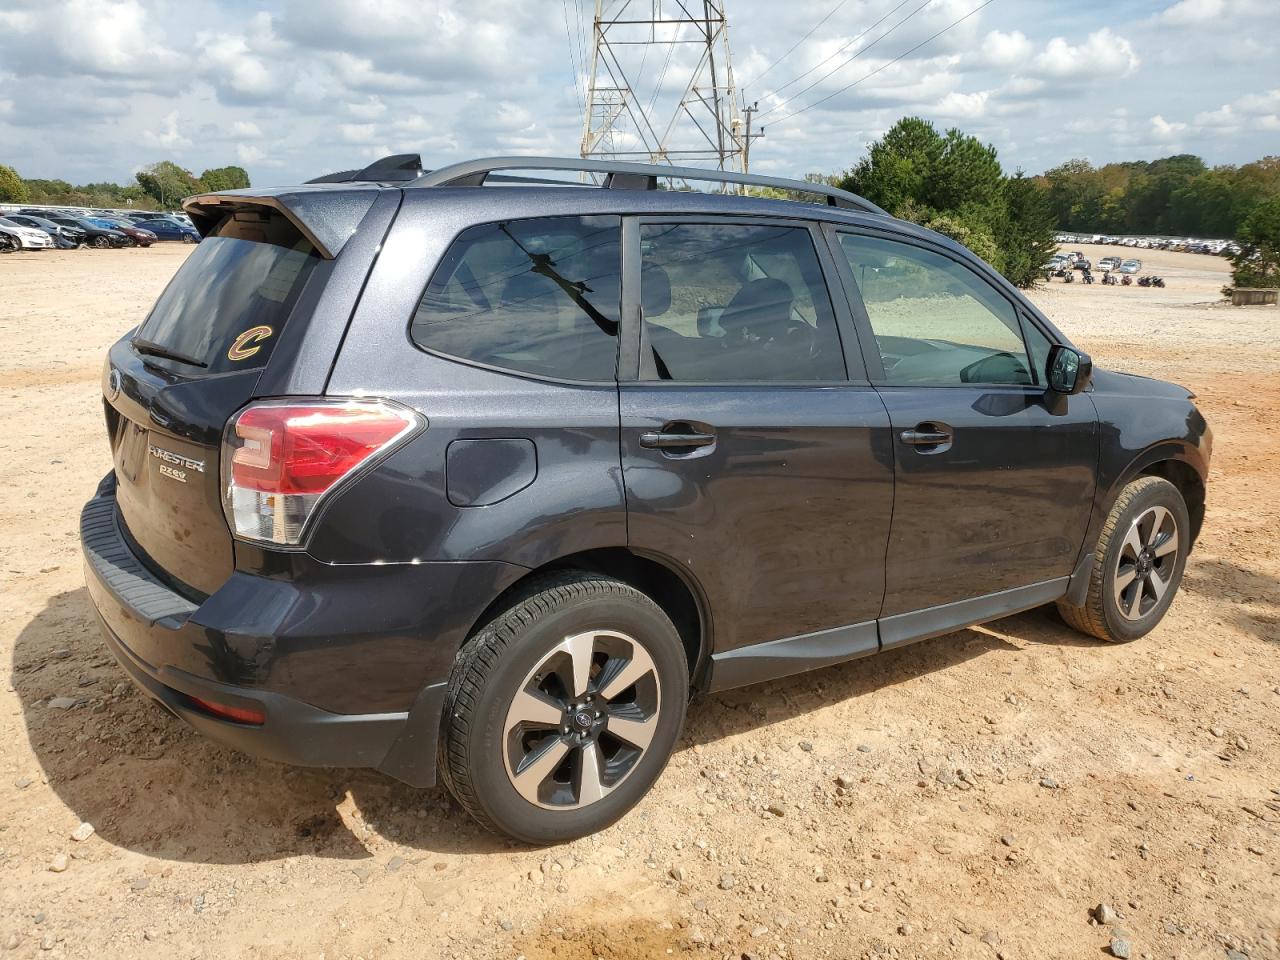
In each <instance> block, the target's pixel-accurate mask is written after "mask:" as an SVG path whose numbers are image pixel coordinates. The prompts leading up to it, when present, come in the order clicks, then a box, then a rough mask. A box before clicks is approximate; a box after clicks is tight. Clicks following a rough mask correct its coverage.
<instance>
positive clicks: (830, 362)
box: [640, 222, 845, 382]
mask: <svg viewBox="0 0 1280 960" xmlns="http://www.w3.org/2000/svg"><path fill="white" fill-rule="evenodd" d="M640 248H641V251H642V254H643V263H642V267H641V273H640V285H641V301H642V304H643V309H644V322H645V337H646V346H647V348H648V351H649V357H650V359H651V361H652V368H653V373H652V375H654V376H656V377H657V378H658V379H662V380H685V381H720V382H725V381H728V382H732V381H753V380H764V381H806V380H843V379H844V378H845V368H844V358H843V356H842V354H841V352H840V339H839V336H838V334H837V333H836V327H835V316H834V314H833V312H832V309H831V300H830V297H829V296H828V294H827V287H826V283H825V281H824V280H823V276H822V270H821V268H820V267H819V264H818V256H817V253H816V251H815V250H814V246H813V239H812V237H811V236H810V234H809V231H808V230H807V229H805V228H803V227H790V226H772V225H757V224H744V223H731V222H723V223H651V224H644V225H642V226H641V228H640Z"/></svg>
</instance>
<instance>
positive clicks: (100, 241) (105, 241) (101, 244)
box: [89, 237, 111, 250]
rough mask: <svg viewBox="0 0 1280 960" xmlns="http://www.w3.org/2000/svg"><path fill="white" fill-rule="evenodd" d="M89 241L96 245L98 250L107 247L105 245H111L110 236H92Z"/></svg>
mask: <svg viewBox="0 0 1280 960" xmlns="http://www.w3.org/2000/svg"><path fill="white" fill-rule="evenodd" d="M89 242H90V243H91V244H92V245H93V246H95V247H97V248H98V249H99V250H105V249H107V247H109V246H111V238H110V237H94V238H93V239H92V240H90V241H89Z"/></svg>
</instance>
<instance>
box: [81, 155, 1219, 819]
mask: <svg viewBox="0 0 1280 960" xmlns="http://www.w3.org/2000/svg"><path fill="white" fill-rule="evenodd" d="M512 170H520V171H530V170H532V171H535V172H537V171H553V172H558V173H559V174H562V175H565V174H567V175H574V174H576V173H577V172H579V171H582V172H586V173H590V174H594V175H597V176H600V177H602V178H603V183H604V185H603V186H600V187H590V186H584V187H574V188H569V187H564V186H548V185H546V184H545V182H543V183H539V182H537V181H527V182H523V183H522V182H521V181H519V180H515V181H512V180H511V179H510V178H509V177H507V172H509V171H512ZM495 173H496V174H498V175H499V176H501V177H504V178H506V179H507V182H506V183H504V184H503V185H502V186H501V187H493V186H486V183H489V182H491V181H490V179H489V178H490V177H491V175H493V174H495ZM664 177H678V178H681V179H682V180H688V181H694V180H699V181H712V182H716V183H725V182H727V183H732V184H750V185H752V186H758V187H770V188H777V189H785V190H787V191H792V192H796V193H800V194H805V195H809V196H816V197H818V198H819V200H821V201H823V202H821V203H806V202H801V201H796V200H777V199H765V198H760V197H749V196H741V195H737V194H730V193H705V194H704V193H694V192H688V191H674V190H672V191H665V190H658V189H656V186H657V183H658V179H659V178H664ZM463 187H465V189H454V188H463ZM186 208H187V211H188V212H189V213H190V214H191V216H192V218H193V220H194V221H195V222H196V224H197V225H198V228H199V230H200V232H201V234H203V236H204V238H205V239H204V241H203V243H201V245H200V246H199V247H198V248H197V249H196V250H194V251H193V252H192V253H191V255H190V256H189V257H188V258H187V259H186V260H185V262H184V263H183V265H182V266H181V267H180V268H179V269H178V271H177V273H176V274H175V275H174V277H173V279H172V281H171V282H170V284H169V286H168V287H167V288H166V289H165V291H164V292H163V293H162V294H161V296H160V298H159V299H158V300H157V302H156V304H155V306H154V307H153V308H152V309H151V311H150V313H149V314H148V315H147V316H146V317H145V318H142V322H141V324H140V326H139V327H138V328H137V329H136V330H134V331H131V332H130V333H129V334H127V335H125V336H124V337H123V338H121V339H120V340H119V341H118V342H117V343H115V345H114V346H112V348H111V349H110V352H109V354H108V357H107V362H106V364H105V366H104V369H103V375H102V385H101V386H102V393H103V397H104V401H105V410H106V427H107V435H108V438H109V441H110V445H111V449H112V455H113V460H114V469H113V470H112V472H111V473H109V474H108V475H107V476H106V477H105V478H104V479H103V480H102V482H101V484H100V485H99V487H98V489H97V491H96V493H95V494H94V495H93V497H92V498H91V499H90V500H89V502H88V503H87V504H86V505H85V508H84V511H83V514H82V518H81V542H82V545H83V550H84V554H85V561H86V577H87V581H88V592H89V596H90V598H91V599H92V602H93V604H94V606H95V607H96V609H97V611H98V613H99V614H100V615H101V621H102V624H103V626H104V637H105V642H106V644H107V646H108V648H109V649H110V650H111V652H112V653H113V654H114V656H115V657H116V659H117V660H118V661H119V662H120V665H121V667H122V668H123V669H124V671H125V672H126V673H127V674H128V675H129V676H130V677H131V678H132V680H133V681H134V682H135V683H136V684H137V685H138V686H139V687H140V688H141V689H142V690H143V691H144V692H145V693H147V694H148V695H149V696H151V697H153V698H155V699H156V700H158V701H159V702H160V703H162V704H163V705H164V707H165V708H166V709H167V710H168V711H170V712H171V713H173V714H174V715H176V716H178V717H180V718H182V719H183V720H184V721H186V722H187V723H189V724H190V725H191V726H192V727H194V728H195V729H197V730H199V731H201V732H202V733H204V734H206V735H208V736H210V737H212V738H214V739H216V740H219V741H222V742H224V743H227V744H231V745H233V746H236V747H239V748H241V749H244V750H246V751H249V752H252V753H257V754H260V755H262V756H266V757H270V758H273V759H275V760H281V761H287V762H292V763H298V764H307V765H338V766H346V767H372V768H376V769H378V770H381V771H383V772H385V773H388V774H390V775H391V776H394V777H397V778H399V779H401V780H404V781H406V782H408V783H410V784H414V785H418V786H427V785H430V784H432V783H434V782H435V781H436V779H437V777H439V778H440V779H441V780H442V781H443V782H444V784H445V786H447V787H448V789H449V790H451V791H452V793H453V794H454V796H455V797H457V798H458V801H459V802H460V804H461V805H462V806H463V807H464V808H465V809H466V810H467V811H468V812H469V813H470V814H471V815H472V816H474V817H475V818H476V819H477V820H478V821H479V822H480V823H482V824H484V825H485V826H487V827H490V828H493V829H495V830H499V831H502V832H505V833H507V834H509V835H511V836H513V837H516V838H519V839H521V840H523V841H527V842H532V843H552V842H558V841H563V840H566V839H569V838H572V837H576V836H581V835H583V834H586V833H590V832H593V831H596V830H600V829H602V828H604V827H605V826H607V825H609V824H610V823H613V822H614V821H616V820H617V819H618V818H619V817H621V816H622V815H623V814H625V813H626V812H627V811H628V810H629V809H630V808H631V807H632V806H633V805H634V804H635V803H636V802H637V801H638V800H639V799H640V798H641V797H642V796H643V795H644V794H645V792H646V791H647V790H648V789H649V787H650V786H651V785H652V784H653V782H654V781H655V780H656V779H657V777H658V776H659V775H660V773H661V771H662V769H663V767H664V765H665V763H666V762H667V759H668V756H669V755H670V752H671V750H672V748H673V746H674V745H675V743H676V742H677V739H678V737H679V735H680V732H681V727H682V723H683V720H684V715H685V708H686V704H687V702H688V699H689V696H690V693H691V691H702V692H710V691H717V690H723V689H726V688H731V687H737V686H742V685H745V684H752V683H757V682H759V681H763V680H767V679H770V678H776V677H781V676H786V675H789V674H795V673H799V672H801V671H805V670H810V669H813V668H816V667H822V666H826V665H829V664H834V663H839V662H843V661H847V660H851V659H854V658H857V657H861V656H865V655H869V654H874V653H876V652H878V651H881V650H889V649H894V648H897V647H901V646H903V645H905V644H908V643H911V642H914V641H916V640H921V639H924V638H926V637H933V636H937V635H940V634H944V633H947V632H949V631H954V630H956V629H958V628H961V627H963V626H966V625H969V624H973V623H977V622H982V621H986V620H990V619H993V618H997V617H1002V616H1005V615H1007V614H1011V613H1014V612H1016V611H1020V610H1025V609H1028V608H1031V607H1037V606H1041V605H1044V604H1049V603H1056V604H1057V605H1058V609H1059V610H1060V611H1061V612H1062V616H1063V617H1064V618H1065V619H1066V621H1067V622H1068V623H1069V624H1071V625H1072V626H1074V627H1075V628H1077V629H1078V630H1080V631H1082V632H1084V633H1087V634H1090V635H1092V636H1094V637H1097V638H1100V639H1102V640H1107V641H1115V642H1123V641H1129V640H1134V639H1136V638H1138V637H1141V636H1143V635H1144V634H1146V633H1147V632H1148V631H1150V630H1151V629H1152V628H1153V627H1154V626H1155V625H1156V624H1157V623H1159V622H1160V620H1161V618H1162V617H1163V616H1164V615H1165V612H1166V611H1167V610H1168V609H1169V606H1170V604H1171V603H1172V602H1173V599H1174V596H1175V594H1176V593H1177V590H1178V586H1179V583H1180V581H1181V578H1182V573H1183V567H1184V564H1185V562H1186V558H1187V553H1188V551H1189V550H1190V549H1191V548H1192V545H1193V544H1194V543H1195V541H1196V537H1197V535H1198V533H1199V530H1200V525H1201V521H1202V518H1203V515H1204V499H1205V478H1206V475H1207V472H1208V467H1209V458H1210V446H1211V436H1210V432H1209V429H1208V426H1207V425H1206V423H1205V421H1204V418H1203V417H1202V416H1201V414H1200V412H1199V411H1198V410H1197V409H1196V407H1195V405H1194V404H1193V403H1192V395H1191V394H1190V393H1188V391H1187V390H1185V389H1183V388H1182V387H1179V386H1175V385H1173V384H1169V383H1162V382H1160V381H1157V380H1152V379H1148V378H1146V377H1137V376H1129V375H1126V374H1123V373H1114V372H1108V371H1103V370H1094V369H1093V368H1092V364H1091V362H1090V359H1089V357H1088V356H1087V355H1085V354H1084V353H1083V352H1081V351H1080V350H1079V349H1078V348H1076V347H1075V346H1073V345H1072V343H1071V341H1070V340H1069V339H1068V337H1067V336H1066V335H1065V334H1064V333H1062V332H1061V331H1060V330H1058V329H1057V328H1056V327H1055V326H1054V325H1053V324H1052V323H1051V322H1050V321H1049V320H1048V318H1047V317H1045V316H1044V314H1043V313H1041V312H1040V310H1038V309H1037V308H1036V306H1035V305H1034V304H1033V303H1032V302H1031V301H1029V300H1028V299H1026V298H1025V297H1024V296H1023V294H1022V293H1021V292H1020V291H1018V290H1017V289H1015V288H1014V287H1012V286H1011V285H1010V284H1009V283H1007V282H1006V281H1005V280H1004V279H1003V278H1002V277H1001V276H1000V275H999V274H998V273H997V272H996V271H995V270H993V269H992V268H991V267H990V266H988V265H987V264H985V263H983V262H982V261H981V260H979V259H978V258H977V257H976V256H974V255H973V254H972V253H970V252H969V251H968V250H966V249H965V248H964V247H962V246H960V245H958V244H957V243H955V242H954V241H952V240H950V239H948V238H947V237H945V236H942V235H940V234H937V233H934V232H932V231H930V230H927V229H925V228H923V227H921V226H918V225H916V224H912V223H908V222H906V221H902V220H897V219H895V218H893V217H891V216H889V215H888V214H886V213H885V212H884V211H882V210H881V209H880V208H878V207H876V206H875V205H874V204H871V203H869V202H868V201H866V200H864V199H862V198H861V197H858V196H855V195H853V194H849V193H846V192H844V191H842V190H838V189H836V188H833V187H829V186H827V185H825V184H813V183H801V182H798V181H790V180H779V179H775V178H769V177H759V176H744V175H741V174H734V173H727V172H722V171H716V170H705V169H702V170H693V169H685V168H680V167H670V166H648V165H643V164H623V163H611V162H603V161H584V160H577V159H573V160H555V159H539V158H529V157H523V158H498V159H493V160H477V161H469V162H464V163H460V164H456V165H454V166H451V167H445V168H442V169H438V170H435V171H433V172H431V173H429V174H425V175H423V174H421V173H420V163H419V162H418V161H417V159H416V158H412V157H411V158H406V157H395V158H388V159H387V160H386V161H382V162H379V163H376V164H374V165H373V166H372V167H370V168H369V169H367V170H365V171H360V172H358V173H355V174H344V175H341V176H340V177H337V178H329V181H328V182H323V183H313V184H310V185H306V186H295V187H284V188H278V189H247V190H239V191H229V192H225V193H214V194H206V195H201V196H196V197H192V198H190V199H189V200H187V201H186ZM943 307H945V309H944V308H943ZM951 642H955V643H959V642H963V638H961V639H960V640H953V641H951ZM797 775H802V774H797ZM211 789H217V787H216V785H211ZM137 802H138V803H147V802H150V801H148V799H147V797H146V796H145V795H143V796H142V797H140V799H139V800H138V801H137ZM154 802H160V801H159V800H157V801H154Z"/></svg>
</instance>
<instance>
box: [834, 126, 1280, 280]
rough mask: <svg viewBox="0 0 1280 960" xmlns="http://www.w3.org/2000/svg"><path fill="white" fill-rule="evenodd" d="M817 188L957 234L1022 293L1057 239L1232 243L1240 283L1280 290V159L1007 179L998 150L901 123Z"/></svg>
mask: <svg viewBox="0 0 1280 960" xmlns="http://www.w3.org/2000/svg"><path fill="white" fill-rule="evenodd" d="M820 179H822V180H824V181H826V182H828V183H834V184H836V185H838V186H841V187H843V188H845V189H847V190H852V191H853V192H855V193H859V194H861V195H862V196H864V197H866V198H867V199H868V200H871V201H872V202H874V203H876V204H878V205H879V206H881V207H884V208H885V209H886V210H888V211H889V212H890V213H891V214H894V215H895V216H898V217H902V218H903V219H906V220H911V221H914V222H916V223H920V224H922V225H924V226H926V227H929V228H931V229H933V230H937V231H938V232H939V233H944V234H946V235H947V236H950V237H952V238H953V239H955V240H957V241H959V242H960V243H963V244H964V245H965V246H967V247H969V248H970V249H971V250H973V251H974V252H975V253H977V254H978V255H979V256H980V257H982V258H983V259H984V260H986V261H987V262H988V263H990V264H991V265H992V266H993V267H995V268H996V269H997V270H999V271H1000V272H1001V273H1003V274H1004V276H1005V277H1006V278H1008V280H1009V281H1010V282H1012V283H1014V284H1017V285H1018V286H1020V287H1026V286H1030V285H1031V284H1032V283H1034V282H1035V280H1036V279H1037V278H1038V277H1039V276H1040V275H1041V270H1042V266H1043V264H1044V263H1045V261H1046V260H1047V259H1048V258H1049V256H1050V255H1051V253H1052V252H1053V250H1054V247H1055V243H1054V239H1053V237H1054V234H1055V233H1056V232H1057V231H1059V230H1069V231H1071V232H1073V233H1102V234H1135V235H1143V234H1148V235H1160V234H1164V235H1169V236H1181V237H1196V238H1200V239H1228V238H1233V239H1235V240H1236V242H1237V243H1238V244H1239V245H1240V247H1241V250H1240V252H1239V253H1237V254H1234V255H1233V257H1232V263H1233V266H1234V268H1235V269H1234V276H1233V281H1232V282H1233V283H1234V284H1235V285H1236V286H1274V285H1275V284H1276V283H1277V282H1280V157H1276V156H1268V157H1263V158H1262V159H1261V160H1257V161H1254V162H1253V163H1247V164H1244V165H1242V166H1232V165H1223V166H1217V167H1209V166H1208V165H1206V164H1205V162H1204V161H1203V160H1202V159H1200V158H1199V157H1196V156H1192V155H1190V154H1179V155H1177V156H1172V157H1164V158H1162V159H1159V160H1153V161H1151V162H1145V161H1131V162H1124V163H1109V164H1106V165H1104V166H1102V167H1094V166H1093V165H1092V164H1090V163H1089V162H1088V161H1087V160H1069V161H1067V162H1066V163H1064V164H1062V165H1060V166H1057V167H1054V168H1053V169H1052V170H1048V171H1046V172H1045V173H1043V174H1040V175H1039V176H1034V177H1027V176H1024V175H1023V174H1022V173H1021V172H1020V171H1019V172H1016V173H1014V174H1013V175H1011V176H1010V175H1007V174H1005V172H1004V170H1003V169H1002V167H1001V166H1000V161H999V158H998V156H997V154H996V149H995V147H993V146H992V145H991V144H984V143H982V142H981V141H980V140H978V139H977V138H976V137H972V136H968V135H966V134H965V133H963V132H962V131H960V130H957V129H950V130H947V131H945V132H940V131H939V130H938V129H937V128H936V127H934V125H933V124H932V123H929V122H928V121H926V120H922V119H920V118H919V117H904V118H903V119H902V120H899V121H898V122H897V123H896V124H894V125H893V127H892V128H891V129H890V130H889V131H888V132H887V133H886V134H885V135H884V136H883V137H881V138H880V139H879V140H877V141H875V142H874V143H872V144H871V146H870V147H869V148H868V150H867V154H866V156H864V157H863V158H862V159H861V160H859V161H858V162H857V163H856V164H855V165H854V166H853V167H852V168H851V169H849V170H848V171H846V172H845V173H843V174H837V175H831V176H822V177H820Z"/></svg>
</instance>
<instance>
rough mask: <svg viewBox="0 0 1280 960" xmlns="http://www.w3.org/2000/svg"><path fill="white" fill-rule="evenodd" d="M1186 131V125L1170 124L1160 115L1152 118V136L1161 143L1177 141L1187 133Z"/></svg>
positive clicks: (1174, 122) (1175, 122)
mask: <svg viewBox="0 0 1280 960" xmlns="http://www.w3.org/2000/svg"><path fill="white" fill-rule="evenodd" d="M1186 129H1187V125H1186V124H1185V123H1179V122H1177V121H1173V122H1170V121H1168V120H1166V119H1165V118H1164V117H1162V116H1160V114H1156V115H1155V116H1154V117H1152V118H1151V135H1152V136H1153V137H1155V138H1156V139H1157V140H1159V141H1168V140H1176V139H1177V138H1178V137H1180V136H1182V134H1183V133H1185V132H1186Z"/></svg>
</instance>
